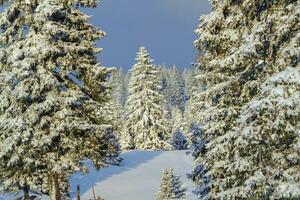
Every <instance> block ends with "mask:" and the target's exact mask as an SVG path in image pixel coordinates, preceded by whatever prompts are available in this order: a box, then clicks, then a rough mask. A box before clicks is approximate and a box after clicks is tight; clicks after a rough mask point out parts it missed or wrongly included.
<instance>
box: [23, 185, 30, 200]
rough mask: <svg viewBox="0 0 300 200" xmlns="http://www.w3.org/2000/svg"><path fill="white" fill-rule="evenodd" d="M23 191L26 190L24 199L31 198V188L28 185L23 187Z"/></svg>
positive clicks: (28, 199)
mask: <svg viewBox="0 0 300 200" xmlns="http://www.w3.org/2000/svg"><path fill="white" fill-rule="evenodd" d="M23 192H24V200H30V196H29V188H28V187H25V188H24V189H23Z"/></svg>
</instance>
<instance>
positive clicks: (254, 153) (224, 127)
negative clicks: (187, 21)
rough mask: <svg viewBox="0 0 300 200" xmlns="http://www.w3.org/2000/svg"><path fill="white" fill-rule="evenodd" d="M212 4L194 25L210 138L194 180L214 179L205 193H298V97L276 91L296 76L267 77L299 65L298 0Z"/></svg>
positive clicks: (202, 113)
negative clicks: (201, 172)
mask: <svg viewBox="0 0 300 200" xmlns="http://www.w3.org/2000/svg"><path fill="white" fill-rule="evenodd" d="M211 4H212V12H211V14H209V15H207V16H204V17H202V18H201V24H200V26H199V28H198V29H197V31H196V32H197V33H198V35H199V39H198V40H196V42H195V45H196V47H197V49H198V51H199V59H198V63H197V65H198V66H199V69H200V73H201V75H200V76H199V77H200V78H201V79H202V80H203V82H204V85H205V91H204V92H202V93H200V94H199V95H198V102H199V103H198V105H197V110H198V113H199V114H198V116H199V117H198V118H199V122H200V123H201V124H203V134H204V137H205V138H207V140H208V143H207V144H206V145H205V151H204V152H205V153H204V155H201V156H198V157H197V158H196V162H195V164H196V166H198V165H199V164H201V163H203V164H205V171H204V175H203V176H202V175H201V176H198V177H196V178H195V180H194V182H195V183H196V184H199V183H203V182H204V180H200V179H203V178H204V177H210V178H211V179H212V182H213V184H212V185H211V188H210V191H209V195H208V198H209V199H222V198H223V199H249V198H251V199H297V198H298V197H297V195H298V191H299V185H297V184H295V183H297V180H299V176H298V175H299V174H297V172H296V171H297V170H298V171H299V168H298V169H297V165H298V166H299V160H298V161H295V160H294V157H295V156H297V150H296V151H295V149H297V145H298V138H299V133H298V134H295V132H293V129H297V127H298V125H297V124H298V123H299V119H297V118H298V117H296V118H295V117H293V120H295V119H296V122H294V121H293V120H292V121H290V120H291V119H290V117H291V116H293V115H297V114H295V113H297V108H296V107H297V103H296V100H295V99H294V96H292V95H290V94H289V92H283V93H284V95H283V96H282V97H280V96H281V94H283V93H282V92H281V91H282V90H283V91H285V90H287V91H288V90H289V89H283V88H290V90H293V91H294V92H295V93H297V91H298V89H295V88H296V87H297V86H295V85H296V83H295V82H294V81H291V82H290V84H287V85H286V86H282V85H280V84H283V83H282V82H281V81H278V83H277V82H276V81H275V82H274V81H271V80H270V79H272V78H270V79H268V78H269V77H270V76H272V77H273V75H274V76H275V77H278V76H281V75H280V74H281V72H282V71H285V70H287V69H288V68H291V67H293V68H299V59H298V57H299V41H300V40H299V29H300V24H299V10H300V9H299V8H300V7H299V6H300V5H299V1H293V0H292V1H272V2H265V1H238V2H237V1H231V0H228V1H211ZM278 72H279V74H277V73H278ZM293 72H295V71H293ZM276 74H277V75H276ZM284 74H289V73H284ZM283 76H285V75H283ZM291 79H293V78H291ZM266 80H268V81H267V82H273V83H274V84H273V83H272V84H271V83H264V82H265V81H266ZM263 83H264V84H263ZM264 85H269V86H268V87H271V86H272V87H274V90H273V89H270V88H269V89H266V87H265V86H264ZM277 85H279V88H278V90H276V89H275V88H276V87H277ZM283 85H284V84H283ZM276 91H277V92H278V93H279V94H276ZM290 97H291V99H294V100H293V101H294V102H295V103H293V105H289V106H288V107H287V106H286V105H285V103H284V102H285V101H283V100H285V98H288V99H289V98H290ZM267 99H269V100H267ZM268 101H269V102H270V103H269V105H268V106H270V108H269V107H268V106H266V104H265V102H268ZM291 108H294V110H293V112H294V114H292V113H289V111H288V110H292V109H291ZM275 110H276V111H275ZM278 110H282V111H283V113H281V114H280V113H278V112H277V111H278ZM281 115H283V116H281ZM297 120H298V121H297ZM241 122H243V123H241ZM278 123H279V124H278ZM287 127H289V128H287ZM249 140H250V141H249ZM279 141H280V142H279ZM287 141H288V142H287ZM293 152H295V153H293ZM290 153H291V154H290ZM298 157H299V151H298ZM289 159H291V160H289ZM280 162H282V167H281V166H280V165H281V164H279V163H280ZM254 171H255V172H254ZM273 172H276V173H275V174H274V173H273ZM297 177H298V178H297ZM287 185H290V187H289V186H287ZM198 186H199V185H198ZM279 191H280V192H281V194H279V193H280V192H279ZM283 191H285V192H283ZM281 195H282V196H281Z"/></svg>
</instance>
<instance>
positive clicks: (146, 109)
mask: <svg viewBox="0 0 300 200" xmlns="http://www.w3.org/2000/svg"><path fill="white" fill-rule="evenodd" d="M136 61H137V63H136V64H135V65H134V66H133V68H132V69H131V70H130V72H129V73H130V77H129V85H128V99H127V102H126V112H127V114H126V132H125V135H124V137H123V138H122V143H123V144H124V143H125V144H124V145H125V147H126V146H127V148H136V149H144V150H163V149H170V147H171V146H170V145H169V144H168V143H167V140H168V139H169V135H168V123H167V121H166V118H165V115H164V112H163V109H162V106H163V104H164V99H163V96H162V94H161V88H160V87H161V85H160V78H159V74H160V71H159V69H158V68H156V67H155V66H154V65H153V64H152V60H151V58H150V56H149V53H148V52H147V50H146V49H145V48H144V47H141V48H140V50H139V52H138V53H137V57H136Z"/></svg>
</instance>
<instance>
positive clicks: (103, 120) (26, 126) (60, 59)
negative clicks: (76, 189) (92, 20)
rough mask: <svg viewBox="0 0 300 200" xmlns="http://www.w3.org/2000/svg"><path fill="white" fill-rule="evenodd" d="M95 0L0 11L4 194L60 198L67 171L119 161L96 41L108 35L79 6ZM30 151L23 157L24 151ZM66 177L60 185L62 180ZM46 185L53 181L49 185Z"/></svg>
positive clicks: (20, 4) (52, 1)
mask: <svg viewBox="0 0 300 200" xmlns="http://www.w3.org/2000/svg"><path fill="white" fill-rule="evenodd" d="M96 5H97V1H94V0H91V1H83V0H69V1H61V0H41V1H21V0H15V1H12V2H11V4H10V5H9V6H8V8H6V9H5V11H4V12H2V13H1V14H0V24H1V34H0V44H1V45H0V143H1V145H0V174H1V179H2V180H3V185H2V186H1V187H2V190H3V191H4V192H18V191H20V190H23V191H24V193H25V198H27V199H28V193H29V190H34V191H38V192H41V193H46V194H48V193H50V197H51V199H56V200H57V199H61V196H62V195H61V194H60V193H61V192H64V194H63V196H65V195H66V194H65V191H63V189H62V185H67V183H66V181H67V178H66V177H68V175H70V174H71V173H73V172H74V171H78V170H82V171H86V168H85V166H84V165H83V163H82V162H81V160H83V159H86V158H90V159H91V160H92V161H93V162H94V164H95V166H96V167H97V168H100V167H103V166H106V165H107V163H111V162H118V159H117V157H118V148H117V143H116V142H117V141H116V139H115V137H114V134H113V132H114V129H113V127H112V121H111V120H112V118H111V116H109V113H110V112H111V106H110V104H109V103H107V102H108V97H107V94H109V89H108V83H107V79H106V77H107V75H108V73H110V71H111V69H107V68H104V67H100V66H98V64H97V60H96V56H95V54H96V53H98V52H99V51H100V49H97V48H95V41H96V40H97V39H99V38H101V37H102V36H103V35H104V33H103V32H102V31H100V30H98V29H97V28H95V27H94V26H92V25H91V24H89V23H88V22H87V20H88V16H87V15H85V14H83V13H82V12H81V11H80V10H79V7H80V6H84V7H95V6H96ZM25 155H26V156H25ZM62 182H63V183H62ZM48 183H49V184H48Z"/></svg>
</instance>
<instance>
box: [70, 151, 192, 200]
mask: <svg viewBox="0 0 300 200" xmlns="http://www.w3.org/2000/svg"><path fill="white" fill-rule="evenodd" d="M122 158H123V159H124V161H123V162H122V164H121V166H111V167H109V168H106V169H102V170H100V171H98V172H97V171H95V169H93V168H92V169H91V171H90V173H89V174H87V175H82V174H76V175H74V176H73V177H72V178H71V183H72V185H71V187H72V191H74V192H72V193H71V195H72V199H75V196H76V187H77V185H78V184H80V187H81V194H82V199H84V200H85V199H90V198H92V195H93V192H92V186H94V188H95V192H96V194H97V195H99V196H101V197H102V198H104V199H105V200H141V199H143V200H154V199H155V194H156V193H157V191H158V189H159V184H160V179H161V173H162V171H163V170H164V169H165V168H168V167H173V168H174V169H175V170H176V172H177V174H178V175H181V178H182V181H183V183H184V186H186V187H188V191H187V193H188V196H187V199H189V200H191V199H193V195H192V194H191V190H192V187H191V182H190V181H189V180H187V179H186V173H187V172H189V171H191V169H192V158H191V157H190V156H186V151H127V152H125V153H123V154H122Z"/></svg>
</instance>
